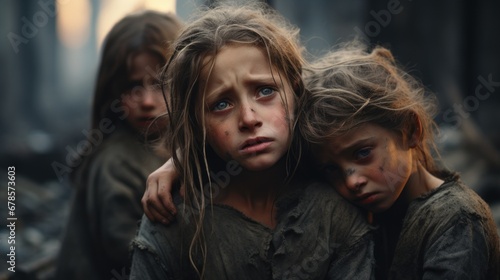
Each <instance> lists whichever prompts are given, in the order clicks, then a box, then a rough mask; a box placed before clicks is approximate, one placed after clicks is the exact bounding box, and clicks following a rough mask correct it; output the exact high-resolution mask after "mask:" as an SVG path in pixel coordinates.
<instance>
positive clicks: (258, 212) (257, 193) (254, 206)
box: [214, 161, 287, 228]
mask: <svg viewBox="0 0 500 280" xmlns="http://www.w3.org/2000/svg"><path fill="white" fill-rule="evenodd" d="M286 177H287V174H286V168H285V162H284V161H280V162H278V163H277V164H276V165H274V166H273V167H272V168H269V169H267V170H263V171H248V170H242V172H241V173H239V174H238V175H237V176H232V177H230V178H229V183H228V185H227V187H226V188H224V189H222V190H221V191H220V193H219V194H218V195H217V197H215V198H214V202H215V203H218V204H224V205H228V206H231V207H233V208H235V209H237V210H239V211H241V212H242V213H243V214H245V215H246V216H248V217H249V218H252V219H253V220H255V221H257V222H259V223H261V224H263V225H265V226H267V227H269V228H274V226H275V223H276V222H275V217H276V215H275V214H276V209H275V202H276V199H277V198H278V196H279V195H280V194H282V193H283V192H284V191H286V189H287V188H286V186H285V184H286Z"/></svg>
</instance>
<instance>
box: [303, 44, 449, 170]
mask: <svg viewBox="0 0 500 280" xmlns="http://www.w3.org/2000/svg"><path fill="white" fill-rule="evenodd" d="M304 80H305V83H306V87H307V88H308V90H309V91H310V98H308V100H307V101H306V102H305V103H306V104H305V106H304V107H305V110H306V111H307V114H305V115H304V116H303V119H302V120H301V121H302V122H301V132H302V134H303V136H304V138H305V139H306V140H307V141H309V142H310V143H312V144H313V145H320V146H321V145H322V144H326V143H327V142H328V141H329V140H331V139H332V138H334V137H336V136H340V135H343V134H345V133H346V132H348V131H350V130H352V129H354V128H356V127H358V126H360V125H361V124H364V123H372V124H376V125H379V126H381V127H383V128H386V129H388V130H390V131H394V132H396V133H398V134H399V135H400V136H401V137H402V138H401V139H402V140H403V141H408V140H409V137H411V135H412V134H413V132H415V131H416V130H419V129H421V131H420V133H421V136H420V139H419V141H418V143H417V146H416V147H415V152H416V155H417V159H418V161H419V162H420V163H421V164H422V165H423V166H424V167H425V168H426V169H427V170H428V171H429V172H431V173H433V174H437V173H439V171H438V169H437V166H436V162H435V161H434V158H433V153H435V154H437V155H439V153H438V151H437V148H436V145H435V142H434V135H435V133H436V132H437V125H436V124H435V122H434V120H433V115H434V114H435V113H436V99H435V97H434V96H431V95H429V94H428V93H427V92H426V90H425V88H424V87H423V86H422V85H421V83H420V82H419V81H417V80H416V79H415V78H413V77H412V76H411V75H409V74H408V73H406V72H405V71H403V70H402V68H401V67H400V66H399V65H398V64H397V62H396V60H395V59H394V57H393V55H392V53H391V52H390V51H389V50H388V49H386V48H383V47H380V46H377V47H375V48H373V50H372V51H368V50H367V47H366V46H365V45H363V44H361V43H359V42H351V43H349V44H346V45H343V46H341V47H340V48H339V49H337V50H335V51H332V52H330V53H328V54H326V55H325V56H324V57H321V58H320V59H318V60H317V61H316V62H315V63H313V64H312V65H311V67H310V69H308V71H307V74H306V75H305V78H304ZM419 122H420V125H419Z"/></svg>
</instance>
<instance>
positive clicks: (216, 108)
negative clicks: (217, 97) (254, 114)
mask: <svg viewBox="0 0 500 280" xmlns="http://www.w3.org/2000/svg"><path fill="white" fill-rule="evenodd" d="M228 107H229V103H228V102H227V101H219V102H217V103H215V105H214V106H213V110H214V111H222V110H225V109H227V108H228Z"/></svg>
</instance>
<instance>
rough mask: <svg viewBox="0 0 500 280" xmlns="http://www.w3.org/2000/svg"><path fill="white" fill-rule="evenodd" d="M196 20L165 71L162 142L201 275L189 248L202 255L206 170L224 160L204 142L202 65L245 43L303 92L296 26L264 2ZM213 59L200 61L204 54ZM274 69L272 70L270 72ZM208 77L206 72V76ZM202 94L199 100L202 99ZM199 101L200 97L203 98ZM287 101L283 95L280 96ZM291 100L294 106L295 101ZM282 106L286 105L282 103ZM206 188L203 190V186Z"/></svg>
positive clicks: (224, 8) (281, 79)
mask: <svg viewBox="0 0 500 280" xmlns="http://www.w3.org/2000/svg"><path fill="white" fill-rule="evenodd" d="M195 18H196V20H194V21H193V22H191V23H190V24H188V25H187V27H186V28H185V30H184V32H182V33H181V34H180V35H179V38H178V40H177V41H176V42H175V44H174V51H173V54H172V57H171V59H170V61H169V62H168V64H167V65H166V67H165V69H164V73H163V84H164V85H165V86H166V90H168V91H169V92H170V100H169V102H167V112H168V115H169V118H170V122H169V123H170V127H169V129H168V132H167V135H168V136H167V138H168V139H169V140H168V141H167V142H166V146H167V147H168V150H169V152H170V153H171V154H172V155H173V162H174V164H175V166H176V168H177V170H178V171H179V174H180V181H181V183H182V184H183V185H184V187H185V196H184V198H185V205H187V206H189V208H190V209H187V207H186V209H184V211H191V212H192V213H190V215H189V217H196V218H194V220H193V221H192V222H194V223H195V224H196V232H195V234H194V238H193V240H192V242H191V246H190V249H189V257H190V260H191V263H192V265H193V266H194V268H195V270H196V271H197V273H198V274H199V276H200V278H203V272H204V271H203V268H202V269H201V270H200V269H199V268H197V267H196V265H195V262H194V260H193V252H194V251H197V252H201V255H202V258H203V260H205V259H206V253H207V252H206V250H205V246H204V241H203V229H202V222H203V220H204V215H205V208H206V206H207V205H209V204H210V202H209V201H207V200H209V198H206V197H205V195H204V194H205V193H211V188H212V184H211V181H210V178H209V176H208V174H210V173H209V170H213V168H217V166H220V164H222V162H221V161H222V159H220V158H218V156H216V155H215V153H214V152H213V150H212V149H211V148H210V146H209V145H208V144H207V142H206V133H207V132H206V127H205V124H204V122H205V121H204V110H205V106H204V105H203V104H204V91H205V83H206V81H205V82H203V81H201V80H200V79H201V77H200V75H201V72H202V71H201V70H202V68H203V67H208V68H209V69H210V68H211V67H212V66H213V63H214V59H213V58H215V56H216V55H217V54H218V52H219V51H220V50H221V48H223V47H225V46H228V45H232V44H248V45H251V46H256V47H258V48H261V49H262V50H264V52H265V53H266V54H267V57H268V60H269V67H272V68H273V69H276V70H277V71H276V72H277V73H278V75H276V77H274V78H275V80H276V82H277V83H282V84H284V83H290V85H291V86H292V88H293V91H294V95H293V96H294V98H295V99H297V100H298V99H299V98H300V97H301V96H302V94H303V93H304V91H305V90H304V85H303V81H302V77H301V75H302V65H303V63H304V61H303V58H302V50H303V49H302V48H301V47H300V45H299V43H298V29H297V28H295V27H293V26H291V25H290V24H289V23H288V22H287V21H285V19H284V18H282V17H281V16H280V15H278V14H277V13H276V12H275V11H273V10H272V9H271V8H270V7H268V6H266V5H265V4H262V3H257V2H255V3H247V4H245V5H239V6H238V5H235V4H229V3H224V4H221V5H218V6H216V7H213V8H212V9H209V10H205V11H201V13H200V14H199V15H197V16H196V17H195ZM207 57H208V58H211V59H210V60H209V61H208V63H206V64H208V65H204V64H203V62H204V59H205V58H207ZM273 72H274V71H273ZM209 75H210V74H209ZM200 94H201V98H200ZM199 100H202V101H201V102H200V101H199ZM282 100H283V102H284V103H285V104H287V102H290V101H287V100H285V95H282ZM297 100H295V104H297ZM285 108H288V107H287V106H286V105H285ZM286 113H287V115H288V116H296V118H294V120H296V119H297V113H298V112H286ZM289 125H290V133H291V134H292V139H293V140H292V144H291V145H294V147H296V146H300V144H298V139H299V137H298V132H297V133H295V132H294V131H296V130H295V129H294V127H295V121H291V122H290V123H289ZM297 150H300V148H297V149H295V148H293V149H289V152H288V155H287V156H288V159H289V162H290V163H292V165H293V164H295V163H298V161H299V160H298V158H297V155H298V154H300V152H297V153H294V151H297ZM207 183H208V188H210V190H204V187H205V186H207Z"/></svg>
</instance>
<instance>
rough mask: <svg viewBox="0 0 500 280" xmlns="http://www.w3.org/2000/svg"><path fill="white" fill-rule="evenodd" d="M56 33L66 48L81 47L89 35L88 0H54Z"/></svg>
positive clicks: (89, 16) (89, 11)
mask: <svg viewBox="0 0 500 280" xmlns="http://www.w3.org/2000/svg"><path fill="white" fill-rule="evenodd" d="M55 2H56V5H57V33H58V35H59V39H60V41H61V43H62V44H63V45H64V46H66V47H68V48H79V47H82V46H83V45H84V44H85V43H86V42H87V40H88V39H89V35H90V30H89V29H90V18H91V15H90V13H91V6H90V5H91V4H90V2H89V0H71V1H55Z"/></svg>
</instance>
